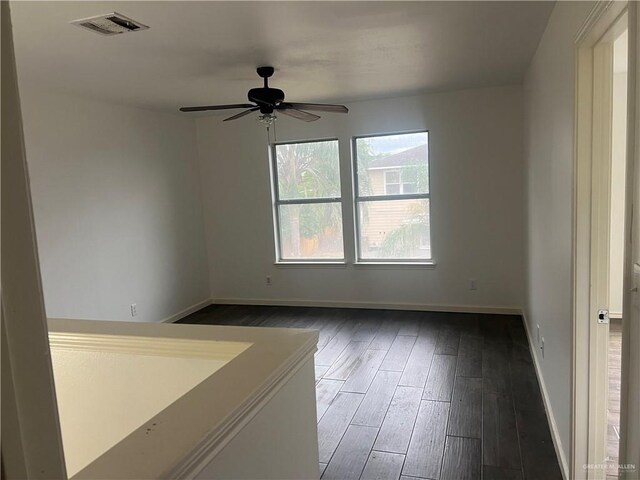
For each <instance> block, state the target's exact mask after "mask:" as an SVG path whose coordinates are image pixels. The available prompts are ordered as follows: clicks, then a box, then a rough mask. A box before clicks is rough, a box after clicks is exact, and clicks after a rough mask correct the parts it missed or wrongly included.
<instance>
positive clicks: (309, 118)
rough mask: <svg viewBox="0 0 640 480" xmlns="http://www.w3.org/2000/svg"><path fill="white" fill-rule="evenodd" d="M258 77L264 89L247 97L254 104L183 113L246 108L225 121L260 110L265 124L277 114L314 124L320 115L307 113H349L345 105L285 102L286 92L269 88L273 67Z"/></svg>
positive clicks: (207, 107)
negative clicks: (310, 111)
mask: <svg viewBox="0 0 640 480" xmlns="http://www.w3.org/2000/svg"><path fill="white" fill-rule="evenodd" d="M257 72H258V75H259V76H260V77H261V78H263V79H264V86H263V87H262V88H252V89H251V90H249V93H248V94H247V97H248V99H249V101H250V102H253V103H237V104H232V105H205V106H201V107H182V108H181V109H180V111H181V112H203V111H206V110H231V109H235V108H246V109H247V110H245V111H244V112H240V113H237V114H236V115H233V116H232V117H229V118H225V119H224V121H225V122H227V121H229V120H236V119H238V118H240V117H244V116H245V115H249V114H250V113H252V112H255V111H258V110H260V113H261V116H260V118H261V119H263V120H264V121H265V123H271V122H272V121H273V120H274V119H275V112H280V113H283V114H284V115H288V116H290V117H293V118H297V119H298V120H303V121H305V122H313V121H315V120H318V119H319V118H320V116H319V115H315V114H313V113H309V112H306V111H305V110H313V111H316V112H331V113H348V112H349V109H348V108H347V107H345V106H344V105H331V104H326V103H293V102H285V101H284V92H283V91H282V90H280V89H279V88H271V87H269V77H271V76H272V75H273V72H274V68H273V67H258V69H257Z"/></svg>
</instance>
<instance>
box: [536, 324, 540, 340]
mask: <svg viewBox="0 0 640 480" xmlns="http://www.w3.org/2000/svg"><path fill="white" fill-rule="evenodd" d="M536 328H537V334H536V340H537V342H538V345H540V325H536Z"/></svg>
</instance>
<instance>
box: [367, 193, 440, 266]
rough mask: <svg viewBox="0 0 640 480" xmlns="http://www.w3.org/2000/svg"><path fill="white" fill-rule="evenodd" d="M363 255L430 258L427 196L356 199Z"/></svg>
mask: <svg viewBox="0 0 640 480" xmlns="http://www.w3.org/2000/svg"><path fill="white" fill-rule="evenodd" d="M358 215H359V221H360V229H359V235H360V239H359V241H360V257H361V258H362V259H388V260H408V259H416V260H427V259H430V258H431V233H430V222H429V199H417V200H383V201H369V202H358Z"/></svg>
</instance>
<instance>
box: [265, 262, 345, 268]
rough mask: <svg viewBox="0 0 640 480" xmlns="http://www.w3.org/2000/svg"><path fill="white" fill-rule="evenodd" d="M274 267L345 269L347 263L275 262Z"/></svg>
mask: <svg viewBox="0 0 640 480" xmlns="http://www.w3.org/2000/svg"><path fill="white" fill-rule="evenodd" d="M274 265H275V266H276V267H277V268H314V267H317V268H345V267H346V266H347V262H345V261H329V262H313V261H308V262H305V261H301V262H275V263H274Z"/></svg>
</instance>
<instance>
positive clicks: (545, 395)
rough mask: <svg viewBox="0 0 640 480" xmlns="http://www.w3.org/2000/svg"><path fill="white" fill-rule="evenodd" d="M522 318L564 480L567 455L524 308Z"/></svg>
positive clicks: (566, 476) (566, 477) (567, 470)
mask: <svg viewBox="0 0 640 480" xmlns="http://www.w3.org/2000/svg"><path fill="white" fill-rule="evenodd" d="M521 314H522V320H523V321H524V330H525V332H526V333H527V340H528V342H529V349H530V350H531V356H532V357H533V365H534V367H535V371H536V376H537V377H538V384H539V385H540V390H541V391H542V400H543V402H544V409H545V410H546V413H547V420H548V421H549V429H550V430H551V439H552V440H553V447H554V448H555V450H556V455H557V457H558V459H560V469H561V470H562V477H563V478H564V480H569V462H567V457H566V456H565V454H564V449H563V448H562V441H561V440H560V433H559V432H558V426H557V424H556V419H555V415H554V414H553V410H552V409H551V400H550V399H549V394H548V393H547V386H546V384H545V383H544V377H543V376H542V369H541V368H540V364H539V363H538V350H539V349H538V347H537V346H536V345H535V344H534V343H533V340H532V339H533V338H534V337H533V336H532V335H531V332H530V331H529V322H528V321H527V313H526V312H525V310H524V308H523V309H522V311H521Z"/></svg>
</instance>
